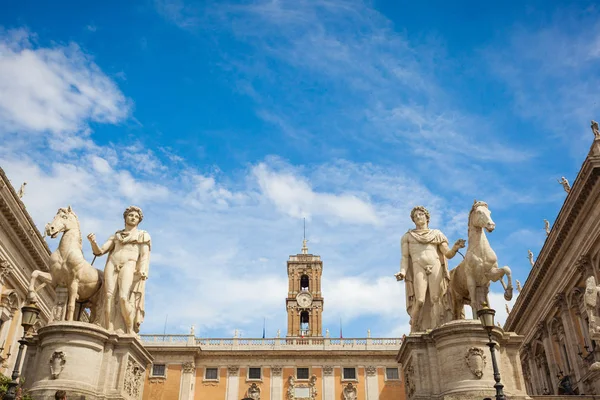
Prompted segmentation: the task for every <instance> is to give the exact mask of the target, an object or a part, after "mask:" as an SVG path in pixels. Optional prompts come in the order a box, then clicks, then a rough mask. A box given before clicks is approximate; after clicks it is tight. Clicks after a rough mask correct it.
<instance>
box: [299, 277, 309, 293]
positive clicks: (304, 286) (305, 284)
mask: <svg viewBox="0 0 600 400" xmlns="http://www.w3.org/2000/svg"><path fill="white" fill-rule="evenodd" d="M309 282H310V279H309V277H308V275H302V276H301V277H300V290H306V291H308V289H309Z"/></svg>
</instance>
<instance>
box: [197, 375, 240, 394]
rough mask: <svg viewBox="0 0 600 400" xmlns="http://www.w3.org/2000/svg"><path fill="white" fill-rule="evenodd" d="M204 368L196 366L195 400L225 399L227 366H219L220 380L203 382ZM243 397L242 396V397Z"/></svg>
mask: <svg viewBox="0 0 600 400" xmlns="http://www.w3.org/2000/svg"><path fill="white" fill-rule="evenodd" d="M203 381H204V368H196V383H195V386H194V387H195V388H196V390H195V392H194V400H205V399H215V400H219V399H224V398H225V397H226V395H227V368H223V367H221V368H219V382H203ZM240 398H241V397H240Z"/></svg>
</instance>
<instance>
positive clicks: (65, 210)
mask: <svg viewBox="0 0 600 400" xmlns="http://www.w3.org/2000/svg"><path fill="white" fill-rule="evenodd" d="M61 211H63V212H64V213H65V214H71V215H72V216H74V217H75V222H77V230H78V231H79V248H81V249H83V244H82V242H81V225H80V224H79V218H77V214H75V212H74V211H73V209H71V210H69V209H68V208H59V209H58V212H61ZM57 214H58V213H57Z"/></svg>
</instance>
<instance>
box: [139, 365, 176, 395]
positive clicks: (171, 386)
mask: <svg viewBox="0 0 600 400" xmlns="http://www.w3.org/2000/svg"><path fill="white" fill-rule="evenodd" d="M151 368H152V367H150V368H148V370H147V371H146V381H145V382H144V396H143V399H144V400H146V399H147V400H177V399H178V398H179V391H180V390H181V365H177V364H174V365H167V379H153V380H152V381H150V380H149V379H148V375H149V374H150V371H151Z"/></svg>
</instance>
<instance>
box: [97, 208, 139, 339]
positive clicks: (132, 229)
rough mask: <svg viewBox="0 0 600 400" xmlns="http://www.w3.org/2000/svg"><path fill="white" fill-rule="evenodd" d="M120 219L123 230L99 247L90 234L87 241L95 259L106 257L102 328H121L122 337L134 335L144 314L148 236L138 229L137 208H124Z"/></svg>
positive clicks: (111, 329) (112, 329)
mask: <svg viewBox="0 0 600 400" xmlns="http://www.w3.org/2000/svg"><path fill="white" fill-rule="evenodd" d="M123 218H124V219H125V229H122V230H119V231H117V232H116V233H115V234H114V235H113V236H111V237H110V238H109V239H108V240H107V241H106V243H104V244H103V245H102V246H101V247H100V246H98V243H96V235H94V234H93V233H90V234H89V235H88V236H87V237H88V239H89V241H90V244H91V245H92V252H93V253H94V255H95V256H101V255H103V254H106V253H108V259H107V260H106V267H105V268H104V294H105V299H104V319H105V321H104V325H105V327H106V329H108V330H109V331H114V330H115V329H119V328H122V329H123V330H124V331H125V333H134V332H139V330H140V325H141V323H142V322H143V320H144V314H145V311H144V295H145V293H144V291H145V284H146V279H148V268H149V265H150V235H149V234H148V232H146V231H143V230H141V229H138V225H139V224H140V222H142V220H143V219H144V214H143V213H142V209H141V208H139V207H135V206H130V207H128V208H127V209H126V210H125V212H124V213H123ZM115 294H116V299H115V298H114V296H115ZM115 303H116V304H117V306H118V310H115ZM117 311H118V312H117Z"/></svg>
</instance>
